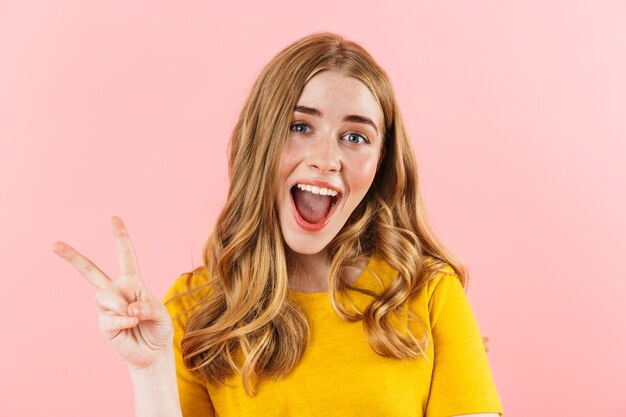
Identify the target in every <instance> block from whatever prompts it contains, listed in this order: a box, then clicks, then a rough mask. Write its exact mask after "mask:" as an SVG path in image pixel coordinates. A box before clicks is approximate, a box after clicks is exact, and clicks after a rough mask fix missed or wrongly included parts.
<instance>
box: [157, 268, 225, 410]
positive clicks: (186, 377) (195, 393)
mask: <svg viewBox="0 0 626 417" xmlns="http://www.w3.org/2000/svg"><path fill="white" fill-rule="evenodd" d="M186 291H187V284H186V279H185V277H184V275H183V276H181V277H180V278H178V279H177V280H176V282H175V283H174V285H172V287H171V288H170V289H169V291H168V292H167V294H165V297H163V302H164V303H165V306H166V308H167V310H168V311H169V313H170V317H172V323H173V325H174V360H175V363H176V377H177V380H178V395H179V397H180V406H181V410H182V413H183V417H213V416H215V413H214V410H213V404H212V402H211V398H210V397H209V393H208V391H207V388H206V385H205V384H204V382H202V381H201V380H200V379H199V378H198V377H197V376H195V375H194V374H193V373H192V372H190V371H189V370H188V369H187V367H186V366H185V364H184V363H183V357H182V352H181V347H180V342H181V340H182V338H183V335H184V331H185V325H186V323H187V320H188V318H189V314H181V313H182V312H184V311H185V310H187V309H188V308H189V307H190V306H191V305H192V304H191V303H190V302H189V301H188V297H187V296H185V295H183V296H182V297H180V298H178V299H174V300H172V301H170V302H167V301H168V300H170V299H172V298H173V297H174V296H176V295H178V294H181V293H184V292H186Z"/></svg>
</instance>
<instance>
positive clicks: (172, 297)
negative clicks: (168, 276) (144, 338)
mask: <svg viewBox="0 0 626 417" xmlns="http://www.w3.org/2000/svg"><path fill="white" fill-rule="evenodd" d="M211 292H212V291H211V285H210V281H209V279H208V273H207V268H206V267H205V266H201V267H198V268H195V269H194V270H192V271H190V272H185V273H183V274H181V275H180V276H179V277H178V278H176V280H174V283H173V284H172V285H171V286H170V288H169V290H168V291H167V292H166V293H165V296H164V297H163V304H165V307H166V308H167V309H168V311H169V312H170V315H171V316H172V318H175V317H176V316H178V315H180V314H182V313H186V312H190V311H193V310H195V308H196V307H198V306H199V305H200V304H201V303H202V302H203V301H204V300H206V299H207V297H209V296H210V295H211Z"/></svg>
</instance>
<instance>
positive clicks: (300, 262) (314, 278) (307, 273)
mask: <svg viewBox="0 0 626 417" xmlns="http://www.w3.org/2000/svg"><path fill="white" fill-rule="evenodd" d="M287 271H288V274H289V288H290V289H292V290H296V291H301V292H324V291H328V277H329V275H330V262H329V261H328V255H327V252H326V250H323V251H321V252H319V253H316V254H313V255H304V254H301V253H296V252H291V253H290V254H289V255H288V257H287Z"/></svg>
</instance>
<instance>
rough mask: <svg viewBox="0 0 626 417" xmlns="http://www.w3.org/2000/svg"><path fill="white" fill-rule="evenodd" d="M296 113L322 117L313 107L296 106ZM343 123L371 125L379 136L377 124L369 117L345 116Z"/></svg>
mask: <svg viewBox="0 0 626 417" xmlns="http://www.w3.org/2000/svg"><path fill="white" fill-rule="evenodd" d="M294 111H297V112H299V113H305V114H310V115H311V116H317V117H322V112H320V111H319V110H318V109H316V108H313V107H307V106H296V107H295V108H294ZM343 121H344V122H356V123H363V124H366V125H370V126H372V127H373V128H374V130H375V131H376V133H377V134H378V128H377V127H376V123H374V122H373V121H372V119H370V118H368V117H365V116H359V115H358V114H349V115H347V116H345V117H344V118H343Z"/></svg>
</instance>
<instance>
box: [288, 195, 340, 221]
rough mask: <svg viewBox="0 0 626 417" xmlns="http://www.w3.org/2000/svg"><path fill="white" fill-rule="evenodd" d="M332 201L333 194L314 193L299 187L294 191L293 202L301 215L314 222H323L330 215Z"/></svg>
mask: <svg viewBox="0 0 626 417" xmlns="http://www.w3.org/2000/svg"><path fill="white" fill-rule="evenodd" d="M331 201H332V197H331V196H328V195H319V194H313V193H310V192H308V191H302V190H300V189H299V188H296V189H295V190H294V192H293V202H294V203H295V204H296V210H298V213H300V217H302V218H303V219H304V220H306V221H307V222H309V223H312V224H315V223H319V222H321V221H322V220H323V219H324V217H326V215H328V212H329V211H330V204H331Z"/></svg>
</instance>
